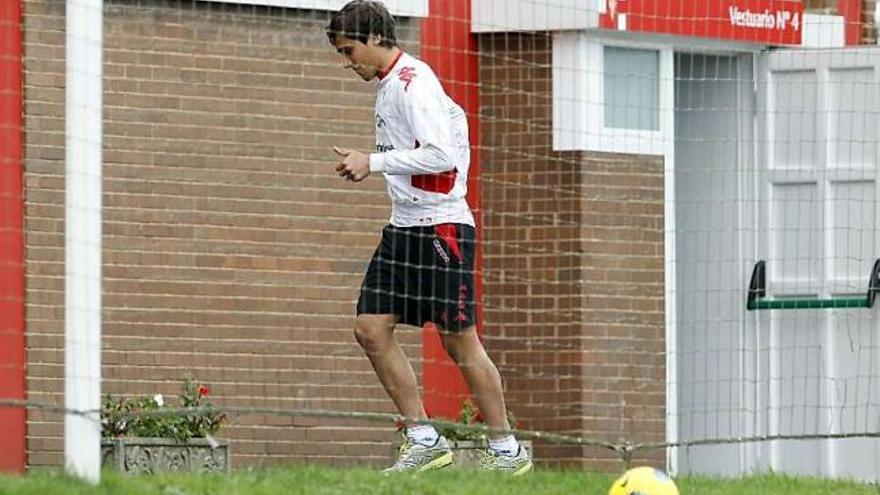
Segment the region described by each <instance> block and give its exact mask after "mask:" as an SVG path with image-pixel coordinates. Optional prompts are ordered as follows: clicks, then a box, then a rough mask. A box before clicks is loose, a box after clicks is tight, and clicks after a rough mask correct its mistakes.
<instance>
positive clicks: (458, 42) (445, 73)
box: [421, 0, 483, 418]
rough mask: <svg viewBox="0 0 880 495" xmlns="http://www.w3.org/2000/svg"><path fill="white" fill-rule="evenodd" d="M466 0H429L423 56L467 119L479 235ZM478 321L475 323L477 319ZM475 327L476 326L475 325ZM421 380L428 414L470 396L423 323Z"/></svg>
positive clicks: (443, 414) (474, 71)
mask: <svg viewBox="0 0 880 495" xmlns="http://www.w3.org/2000/svg"><path fill="white" fill-rule="evenodd" d="M470 24H471V2H470V0H430V2H429V15H428V17H427V18H426V19H425V20H424V21H423V23H422V30H421V36H422V37H421V58H422V60H424V61H425V62H427V63H428V64H429V65H431V67H433V68H434V71H435V72H436V73H437V75H438V76H439V77H440V80H441V81H442V83H443V87H444V88H445V89H446V92H447V93H448V94H449V96H451V97H452V99H453V100H455V101H456V102H458V104H459V105H461V106H462V108H464V111H465V112H466V113H467V115H468V123H469V124H470V141H471V165H470V174H469V177H468V202H469V203H470V205H471V208H473V210H474V214H475V216H476V221H477V238H478V240H479V238H480V237H481V235H480V225H481V223H482V222H481V221H480V199H479V198H480V182H479V175H480V162H479V157H480V154H479V153H478V150H477V145H478V143H479V142H480V139H479V137H480V119H479V108H480V99H479V98H480V93H479V87H478V84H479V73H478V69H479V65H478V56H477V40H476V38H475V37H474V35H473V34H471V30H470ZM481 260H482V247H481V245H480V243H479V242H478V244H477V252H476V262H475V263H476V267H475V268H476V273H477V278H476V281H475V283H476V287H475V288H476V292H477V302H478V304H477V321H478V322H479V321H482V316H483V315H482V304H479V302H480V294H481V293H482V283H481V279H480V277H479V273H480V272H481V267H482V262H481ZM478 324H479V323H478ZM478 330H479V328H478ZM422 343H423V345H422V380H423V386H424V392H425V393H424V401H425V409H427V411H428V415H429V416H431V417H440V418H456V417H457V416H458V412H459V410H460V408H461V404H462V402H463V401H464V399H465V398H467V397H468V396H469V395H470V391H469V389H468V387H467V384H466V383H465V381H464V377H462V375H461V372H460V371H459V370H458V367H457V366H456V365H455V363H453V362H452V360H451V359H450V358H449V357H448V356H447V355H446V352H445V351H444V350H443V347H442V346H441V344H440V338H439V336H438V335H437V329H436V328H434V327H433V326H432V325H426V326H425V329H424V330H423V334H422Z"/></svg>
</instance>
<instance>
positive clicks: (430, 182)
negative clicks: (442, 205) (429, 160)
mask: <svg viewBox="0 0 880 495" xmlns="http://www.w3.org/2000/svg"><path fill="white" fill-rule="evenodd" d="M457 176H458V172H457V171H456V170H450V171H449V172H441V173H439V174H425V175H413V176H412V177H410V184H411V185H412V186H413V187H415V188H416V189H421V190H422V191H429V192H435V193H440V194H449V191H451V190H452V188H453V187H455V178H456V177H457Z"/></svg>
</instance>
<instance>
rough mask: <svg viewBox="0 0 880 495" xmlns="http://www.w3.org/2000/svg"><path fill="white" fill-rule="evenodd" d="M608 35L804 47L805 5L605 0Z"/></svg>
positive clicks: (780, 0) (786, 0)
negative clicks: (620, 33)
mask: <svg viewBox="0 0 880 495" xmlns="http://www.w3.org/2000/svg"><path fill="white" fill-rule="evenodd" d="M600 1H603V2H605V9H604V12H602V13H601V14H600V17H599V25H600V27H602V28H605V29H616V30H619V31H631V32H632V31H637V32H645V33H658V34H674V35H679V36H695V37H699V38H715V39H725V40H735V41H742V42H747V43H759V44H763V45H800V44H801V39H802V33H803V24H804V4H803V2H801V1H800V0H701V1H693V0H661V1H658V0H600Z"/></svg>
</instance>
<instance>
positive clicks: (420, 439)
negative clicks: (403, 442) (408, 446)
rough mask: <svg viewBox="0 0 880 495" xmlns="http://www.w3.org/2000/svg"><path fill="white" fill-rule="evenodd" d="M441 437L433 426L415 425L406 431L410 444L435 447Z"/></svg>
mask: <svg viewBox="0 0 880 495" xmlns="http://www.w3.org/2000/svg"><path fill="white" fill-rule="evenodd" d="M439 436H440V434H439V433H437V430H435V429H434V427H433V426H432V425H415V426H410V427H409V428H407V429H406V438H407V439H409V441H410V443H418V444H421V445H434V444H435V443H437V438H438V437H439Z"/></svg>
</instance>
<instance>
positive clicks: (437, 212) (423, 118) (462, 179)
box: [370, 52, 474, 227]
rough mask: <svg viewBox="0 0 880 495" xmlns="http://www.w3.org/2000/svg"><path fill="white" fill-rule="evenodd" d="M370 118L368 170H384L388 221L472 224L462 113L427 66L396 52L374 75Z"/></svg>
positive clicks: (396, 223)
mask: <svg viewBox="0 0 880 495" xmlns="http://www.w3.org/2000/svg"><path fill="white" fill-rule="evenodd" d="M375 124H376V153H372V154H370V172H382V173H383V174H384V175H385V181H386V183H387V189H388V196H390V198H391V224H392V225H394V226H397V227H412V226H417V225H438V224H443V223H463V224H467V225H474V216H473V214H472V213H471V209H470V207H469V206H468V204H467V201H466V200H465V195H466V194H467V176H468V167H469V165H470V146H469V142H468V124H467V117H466V116H465V113H464V111H463V110H462V109H461V107H460V106H458V104H456V103H455V102H454V101H452V98H450V97H449V96H448V95H447V94H446V92H445V91H444V90H443V87H442V86H441V85H440V81H439V80H438V79H437V76H436V75H435V74H434V71H433V70H431V67H429V66H428V65H427V64H425V63H424V62H422V61H421V60H418V59H416V58H415V57H411V56H410V55H408V54H406V53H403V52H400V55H399V56H398V58H397V59H396V60H395V61H394V63H393V64H392V65H391V68H390V69H389V70H388V71H387V73H383V74H381V75H380V80H379V85H378V94H377V96H376V112H375Z"/></svg>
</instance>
